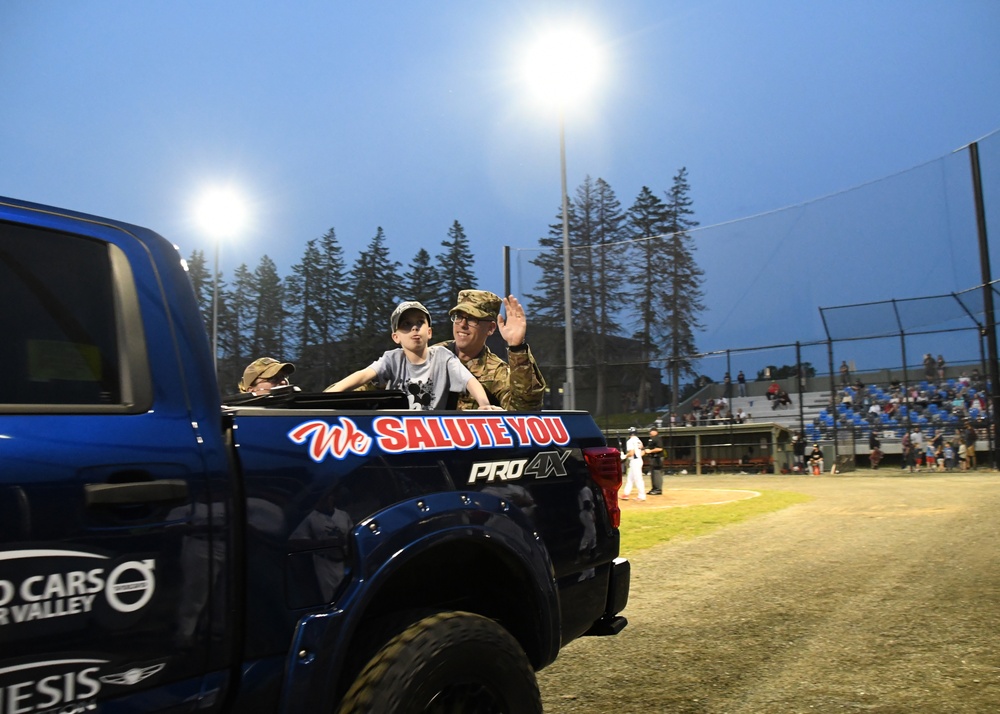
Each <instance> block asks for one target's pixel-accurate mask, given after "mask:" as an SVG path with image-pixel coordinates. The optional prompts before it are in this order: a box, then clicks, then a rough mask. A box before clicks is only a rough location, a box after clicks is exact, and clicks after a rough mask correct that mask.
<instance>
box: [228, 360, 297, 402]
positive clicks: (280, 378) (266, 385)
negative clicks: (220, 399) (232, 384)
mask: <svg viewBox="0 0 1000 714" xmlns="http://www.w3.org/2000/svg"><path fill="white" fill-rule="evenodd" d="M294 371H295V365H294V364H292V363H291V362H279V361H278V360H276V359H274V357H261V358H260V359H255V360H254V361H253V362H251V363H250V364H249V365H247V368H246V369H245V370H243V379H241V380H240V383H239V385H238V386H239V388H240V391H241V392H249V393H250V394H253V395H261V394H268V393H270V391H271V389H272V388H274V387H282V386H285V385H287V384H288V375H290V374H291V373H292V372H294Z"/></svg>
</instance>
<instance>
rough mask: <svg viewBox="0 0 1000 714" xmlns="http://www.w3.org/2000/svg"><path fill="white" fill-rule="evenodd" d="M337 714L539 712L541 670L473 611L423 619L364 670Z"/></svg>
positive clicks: (508, 637) (495, 626)
mask: <svg viewBox="0 0 1000 714" xmlns="http://www.w3.org/2000/svg"><path fill="white" fill-rule="evenodd" d="M337 712H338V714H541V712H542V702H541V698H540V696H539V694H538V683H537V681H536V680H535V672H534V670H533V669H532V668H531V664H530V663H529V662H528V658H527V655H525V653H524V651H523V650H522V649H521V646H520V645H519V644H518V642H517V640H515V639H514V638H513V636H511V634H510V633H509V632H507V630H505V629H504V628H503V627H501V626H500V625H498V624H497V623H496V622H494V621H493V620H490V619H489V618H486V617H482V616H481V615H476V614H473V613H469V612H439V613H435V614H433V615H429V616H427V617H424V618H423V619H421V620H418V621H417V622H414V623H413V624H412V625H410V626H409V627H407V628H406V629H405V630H403V631H402V632H400V633H399V634H398V635H396V636H395V637H393V638H392V639H390V640H389V641H388V642H387V643H386V644H385V645H384V646H383V647H382V648H381V649H380V650H379V651H378V652H377V653H376V654H375V656H374V657H372V659H371V660H370V661H369V662H368V663H367V664H366V665H365V667H364V669H363V670H362V671H361V673H360V674H359V675H358V677H357V679H356V680H355V681H354V683H353V684H352V685H351V688H350V689H349V690H348V691H347V694H346V695H344V699H343V701H342V702H341V704H340V708H339V709H338V710H337Z"/></svg>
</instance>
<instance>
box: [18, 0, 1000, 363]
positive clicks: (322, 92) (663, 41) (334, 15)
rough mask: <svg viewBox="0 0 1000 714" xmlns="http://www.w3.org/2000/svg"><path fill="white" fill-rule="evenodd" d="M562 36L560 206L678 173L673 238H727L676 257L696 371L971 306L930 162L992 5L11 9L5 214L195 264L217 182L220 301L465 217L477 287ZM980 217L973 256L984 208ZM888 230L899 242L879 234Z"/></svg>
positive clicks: (535, 148) (996, 151) (84, 5)
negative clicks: (125, 230)
mask: <svg viewBox="0 0 1000 714" xmlns="http://www.w3.org/2000/svg"><path fill="white" fill-rule="evenodd" d="M568 23H581V24H583V25H586V26H588V27H590V28H591V30H592V31H593V34H594V36H595V37H596V38H597V39H598V41H599V42H600V44H601V46H602V48H603V50H604V52H605V53H606V56H607V58H608V63H607V66H606V72H607V77H606V80H605V82H604V83H603V84H602V85H601V86H599V87H597V88H596V89H595V91H594V92H593V95H592V96H591V97H590V99H589V100H588V101H587V102H585V103H584V104H583V105H581V106H579V107H574V108H572V109H571V110H570V111H569V112H568V113H567V117H566V144H567V169H568V178H569V185H570V191H571V192H572V191H573V190H575V188H576V186H578V185H579V184H580V182H581V181H582V180H583V178H584V177H585V176H586V175H590V176H592V177H594V178H598V177H599V178H603V179H604V180H606V181H607V182H608V183H610V185H611V186H612V188H613V189H614V190H615V191H616V193H617V195H618V198H619V200H620V201H621V203H622V205H623V207H628V206H629V205H630V204H631V203H632V201H633V200H634V198H635V197H636V195H637V194H638V193H639V191H640V189H641V188H642V187H643V186H649V187H650V188H651V189H653V190H654V191H656V192H658V193H660V194H661V195H662V192H663V191H666V190H667V189H668V188H669V187H670V184H671V181H672V178H673V176H674V174H675V173H676V172H677V170H678V169H679V168H680V167H682V166H684V167H687V170H688V175H689V180H690V183H691V198H692V199H693V201H694V206H693V207H694V209H695V212H696V213H695V218H696V219H697V220H698V221H700V223H701V225H702V226H703V227H709V226H715V225H719V224H727V225H726V226H724V227H723V228H720V229H715V230H713V229H708V228H706V229H705V230H704V231H699V232H696V245H697V251H698V252H697V253H696V258H697V259H698V260H699V262H700V264H701V265H702V267H703V268H704V269H705V271H706V284H705V290H706V304H707V306H708V310H707V312H706V313H705V314H704V315H703V317H702V322H703V323H704V325H705V330H704V332H703V333H701V336H700V338H699V343H700V345H703V346H704V347H705V348H706V349H718V348H720V347H721V348H725V347H727V346H730V347H739V346H748V345H759V344H771V343H776V342H781V341H795V340H797V339H802V340H809V339H816V338H819V337H822V335H823V332H822V323H821V320H820V317H819V313H818V310H817V308H818V307H819V306H831V305H841V304H846V303H849V302H867V301H874V300H880V299H885V298H890V297H913V296H918V295H925V294H935V293H938V292H950V291H954V290H962V289H965V288H967V287H970V286H972V285H975V284H976V283H978V282H979V276H980V272H979V266H978V254H977V252H976V245H975V232H974V228H975V226H974V222H971V223H970V221H972V216H971V203H969V201H970V199H969V197H968V196H969V194H968V186H969V185H970V183H971V182H970V180H969V179H968V173H967V171H968V159H967V157H966V156H965V154H957V155H954V156H953V157H950V155H951V152H952V151H953V150H956V149H959V148H961V147H963V146H965V145H967V144H968V143H970V142H972V141H975V140H977V139H980V138H981V137H988V135H990V134H992V133H993V132H994V131H995V130H997V129H1000V39H998V38H1000V2H996V0H955V1H954V2H943V1H937V2H928V1H925V0H913V1H902V0H897V1H888V0H829V1H820V2H800V1H793V0H780V1H779V0H760V1H759V2H738V1H736V0H716V1H713V0H684V1H671V0H615V1H614V2H610V1H609V2H581V1H577V2H539V1H535V2H524V1H518V0H505V2H492V3H487V2H467V1H463V2H458V1H452V0H447V1H441V2H422V1H412V2H386V3H382V4H378V5H372V4H371V3H346V2H332V1H329V0H327V1H313V2H307V1H300V2H289V3H274V2H253V1H247V0H241V1H238V2H237V1H229V2H186V1H183V0H182V1H177V0H171V1H162V0H143V1H141V2H134V1H132V0H128V1H124V0H123V1H120V2H111V1H108V0H89V1H87V2H83V1H81V2H57V1H53V0H4V2H2V3H0V195H6V196H12V197H16V198H22V199H26V200H31V201H36V202H41V203H48V204H55V205H59V206H63V207H67V208H72V209H75V210H80V211H85V212H89V213H96V214H99V215H106V216H111V217H114V218H118V219H122V220H125V221H129V222H132V223H136V224H140V225H143V226H147V227H150V228H153V229H154V230H156V231H158V232H160V233H161V234H163V235H164V236H166V237H168V238H169V239H170V240H172V241H173V242H174V243H176V244H177V245H178V246H179V247H180V249H181V252H182V253H183V254H184V255H189V254H190V253H191V251H192V250H194V249H203V250H205V251H206V252H210V251H211V249H212V245H213V243H212V238H211V237H210V236H207V235H204V234H203V232H202V231H201V230H200V229H199V228H198V226H197V225H196V224H195V222H194V221H193V220H192V213H193V206H194V205H195V202H196V201H197V198H198V195H199V192H200V191H201V190H202V188H203V187H205V186H207V185H212V184H217V183H220V182H222V183H231V184H233V185H236V186H238V187H240V189H241V190H242V191H243V192H244V194H245V195H246V196H247V198H248V201H249V202H250V204H251V206H252V223H251V224H250V225H249V226H247V227H246V229H245V230H244V231H243V232H242V234H241V235H239V236H238V237H236V238H234V239H232V240H231V241H229V242H227V243H226V244H224V246H223V249H222V269H223V271H224V273H225V274H226V275H227V276H229V275H231V273H232V270H233V268H235V267H236V265H238V264H239V263H241V262H245V263H247V264H248V265H249V266H250V267H251V268H253V267H254V266H255V265H256V264H257V262H258V260H259V259H260V257H261V256H262V255H264V254H265V253H266V254H267V255H269V256H270V257H271V258H272V259H274V260H275V261H276V262H277V264H278V267H279V270H280V271H281V272H282V274H288V272H289V271H290V268H291V266H292V264H294V263H295V262H297V261H298V260H299V259H300V258H301V255H302V251H303V248H304V245H305V242H306V241H307V240H309V239H311V238H318V237H319V236H321V235H322V234H323V233H324V232H325V231H327V230H328V229H329V228H334V229H335V230H336V232H337V235H338V237H339V239H340V241H341V243H342V244H343V246H344V249H345V255H346V258H347V260H348V262H349V263H350V262H353V260H354V259H355V257H356V256H357V254H358V251H360V250H361V248H362V247H364V246H365V245H366V244H367V243H368V242H369V241H370V240H371V238H372V236H373V235H374V234H375V232H376V229H377V228H378V227H379V226H381V227H382V228H383V229H384V230H385V232H386V236H387V238H388V242H389V246H390V249H391V251H392V257H393V259H395V260H397V261H399V262H400V263H402V264H403V265H404V266H405V265H406V264H407V263H409V261H410V260H411V259H412V257H413V255H414V254H415V253H416V251H417V250H418V248H420V247H423V248H426V249H427V250H428V251H429V252H430V253H431V254H432V255H433V254H436V253H437V252H439V250H440V243H441V241H442V240H443V239H444V238H445V237H446V233H447V230H448V228H449V227H450V225H451V224H452V222H453V221H455V220H458V221H459V222H460V223H461V224H462V225H463V226H464V228H465V230H466V233H467V235H468V237H469V239H470V241H471V244H472V249H473V253H474V257H475V270H476V273H477V275H478V278H479V286H480V287H484V288H489V289H493V290H494V291H496V292H500V291H501V290H502V287H503V282H502V280H503V276H502V273H501V261H500V258H501V247H502V246H503V245H509V246H512V247H514V248H520V249H531V248H534V247H535V246H537V241H538V238H539V236H541V235H543V234H545V233H546V231H547V229H548V225H549V224H550V223H551V222H553V221H554V220H555V219H556V216H557V214H558V210H559V205H560V195H559V144H558V138H559V133H558V132H559V129H558V127H559V124H558V117H557V116H556V115H555V114H553V113H551V111H549V110H547V109H543V108H541V107H538V106H537V105H534V104H532V103H531V102H530V101H529V96H528V93H527V91H526V88H525V87H524V86H523V82H522V80H521V76H520V62H521V58H522V56H523V54H524V50H525V46H526V44H527V43H528V42H529V41H530V40H531V38H532V36H533V35H534V34H536V33H537V32H539V31H541V30H543V29H544V28H545V27H547V26H551V25H553V24H557V25H566V24H568ZM991 142H992V143H991ZM998 143H1000V141H998V138H997V137H991V138H987V139H985V140H984V142H983V144H982V151H983V153H984V170H987V169H989V170H990V171H992V173H991V174H990V175H989V176H988V177H987V187H988V189H989V190H994V189H993V187H994V186H997V185H1000V181H998V179H997V174H998V173H1000V147H998V146H997V144H998ZM942 157H950V158H942ZM938 159H940V161H937V160H938ZM928 163H929V165H930V168H928V169H924V170H923V173H921V170H917V171H916V173H911V172H909V170H911V169H913V168H914V167H918V166H924V165H927V164H928ZM928 172H929V174H930V178H929V179H926V180H925V178H926V176H925V174H927V173H928ZM896 175H901V178H897V179H894V180H887V181H886V182H882V181H881V180H882V179H885V178H886V177H889V176H896ZM862 184H873V185H872V186H868V187H867V188H866V189H863V190H862V189H859V190H858V191H851V190H850V189H852V188H854V187H857V186H860V185H862ZM883 190H884V191H885V192H886V195H882V193H881V192H882V191H883ZM923 191H926V192H927V194H926V196H925V194H924V193H923ZM843 192H846V193H843ZM831 194H842V195H841V197H840V198H837V199H833V200H827V201H815V199H819V198H821V197H824V196H828V195H831ZM859 196H860V198H858V197H859ZM856 198H857V200H855V199H856ZM987 201H988V203H989V205H988V208H989V217H990V219H989V220H990V221H992V225H991V228H992V229H993V233H996V232H997V231H1000V208H998V207H997V205H996V204H997V203H1000V191H995V193H994V194H993V201H992V203H990V196H989V195H988V196H987ZM897 202H898V204H897ZM803 203H805V204H806V206H807V208H799V209H794V210H792V211H791V212H783V211H779V210H778V209H782V208H783V207H787V206H795V205H797V204H803ZM887 205H890V206H893V207H894V208H893V210H894V211H895V210H896V207H897V206H898V207H901V208H899V210H900V211H901V213H902V214H906V218H900V219H898V220H896V219H894V220H892V221H887V222H886V224H885V225H882V226H880V225H877V224H878V222H879V220H881V219H884V215H882V214H884V213H885V210H884V209H885V206H887ZM911 209H912V210H911ZM925 211H926V215H925V214H923V213H922V212H925ZM772 212H775V213H772ZM765 213H766V214H770V215H769V217H766V218H764V219H756V220H753V221H748V222H743V223H741V224H739V225H740V226H742V227H741V228H732V227H730V226H728V223H729V222H731V221H735V220H737V219H741V218H744V217H749V216H754V215H757V214H765ZM876 216H879V218H875V217H876ZM810 221H812V222H813V223H810ZM859 224H863V225H865V226H868V227H869V229H870V230H871V231H872V232H867V231H866V230H859V229H858V225H859ZM970 225H971V233H970ZM838 226H840V228H839V229H838ZM845 227H846V228H845ZM993 252H994V253H997V252H998V251H997V250H994V251H993ZM516 255H517V254H516ZM522 257H523V255H522ZM993 258H994V263H995V264H996V263H997V261H996V255H994V256H993ZM994 276H996V271H994ZM522 279H527V278H526V277H525V278H522ZM515 288H517V284H516V283H515ZM387 309H388V308H387Z"/></svg>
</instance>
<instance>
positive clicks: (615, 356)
mask: <svg viewBox="0 0 1000 714" xmlns="http://www.w3.org/2000/svg"><path fill="white" fill-rule="evenodd" d="M689 193H690V186H689V184H688V180H687V170H686V169H684V168H682V169H680V171H678V173H677V174H676V175H675V176H674V179H673V184H672V186H671V188H670V190H668V191H666V192H665V193H664V194H663V198H661V197H659V196H657V195H656V193H654V192H653V191H652V190H650V189H649V188H647V187H643V188H642V190H641V191H640V192H639V195H638V196H637V197H636V199H635V201H634V202H633V203H632V205H631V206H630V207H629V208H627V209H624V208H622V206H621V203H620V202H619V200H618V198H617V196H616V195H615V192H614V190H613V189H612V187H611V186H610V185H609V184H608V183H607V182H606V181H604V180H603V179H600V178H598V179H596V180H593V179H591V178H590V177H589V176H588V177H587V178H586V179H584V181H583V183H582V184H581V185H580V186H579V188H577V190H576V192H575V195H574V196H571V197H570V201H569V238H570V263H571V266H570V270H571V272H572V275H571V286H572V294H573V301H572V302H573V305H572V315H573V324H574V362H575V367H576V370H575V383H576V389H577V400H576V401H577V406H578V408H585V409H590V410H592V411H594V412H595V413H599V414H603V413H608V412H618V411H625V410H631V409H647V408H651V407H653V406H656V405H659V404H662V403H664V401H666V400H667V399H669V398H671V395H675V396H674V397H673V398H672V401H673V403H674V404H676V401H677V400H676V395H678V394H679V390H678V388H677V385H678V384H679V383H680V381H681V379H682V378H684V377H686V376H693V375H694V371H693V365H692V363H691V361H690V357H689V356H690V355H693V354H695V353H696V346H695V338H694V334H695V331H697V330H698V329H699V328H700V327H701V325H700V323H699V322H698V315H699V313H700V312H701V311H702V310H703V308H704V306H703V303H702V290H701V285H702V271H701V269H700V268H699V267H698V265H697V263H696V262H695V260H694V244H693V240H692V238H691V236H690V235H689V233H688V231H689V230H690V229H692V228H694V227H695V226H697V225H698V223H697V221H695V220H694V219H693V214H694V211H693V209H692V207H691V205H692V202H691V199H690V196H689ZM539 246H540V251H539V253H538V255H537V257H536V258H534V259H533V260H532V261H531V262H532V263H533V264H534V265H535V266H537V267H538V268H539V269H540V271H541V272H540V274H541V277H540V278H539V281H538V283H537V285H536V287H535V289H534V290H533V291H530V292H529V293H528V294H527V295H525V296H524V297H525V298H527V299H528V300H529V301H530V306H531V308H530V314H529V316H528V320H529V339H530V341H531V345H532V351H533V352H534V353H535V355H536V357H537V359H538V360H539V362H540V364H541V365H542V367H543V371H544V372H545V375H546V378H547V380H548V382H549V385H550V387H551V388H552V389H553V390H554V391H556V392H558V388H559V386H560V385H561V384H562V382H563V380H564V379H565V376H564V375H565V342H564V336H563V323H564V307H563V240H562V213H561V207H560V210H559V213H558V214H557V219H556V221H555V222H554V223H553V224H552V225H550V226H549V231H548V234H547V235H546V236H543V237H541V238H540V239H539ZM474 265H475V258H474V256H473V255H472V252H471V250H470V247H469V240H468V237H467V236H466V234H465V231H464V229H463V228H462V225H461V224H460V223H459V222H458V221H455V222H454V223H453V224H452V225H451V227H450V228H449V229H448V232H447V236H446V237H445V239H444V240H442V242H441V250H440V252H439V253H438V254H437V255H435V256H433V257H432V256H431V255H430V253H428V252H427V250H425V249H424V248H420V249H419V250H418V251H417V253H416V254H415V255H414V256H413V258H412V259H411V261H410V263H409V264H408V265H407V266H406V267H405V269H404V268H403V266H402V265H401V264H400V263H399V262H397V261H395V260H393V259H392V257H391V256H390V255H389V250H388V247H387V245H386V237H385V233H384V232H383V230H382V229H381V228H378V229H377V230H376V232H375V235H374V237H372V239H371V241H370V242H369V243H368V245H367V246H365V247H364V249H363V250H361V252H360V253H359V254H358V256H357V257H356V258H355V259H354V261H353V263H351V264H350V265H349V264H348V262H347V258H346V257H345V255H344V250H343V247H342V246H341V244H340V241H339V240H338V238H337V235H336V232H335V231H334V229H333V228H331V229H330V230H329V231H327V232H326V233H325V234H324V235H323V236H322V237H320V238H316V239H313V240H310V241H309V242H308V243H307V244H306V248H305V251H304V253H303V255H302V257H301V259H300V261H299V262H298V263H297V264H295V265H294V266H292V273H291V275H288V276H286V277H282V276H280V275H278V271H277V268H276V266H275V264H274V261H273V260H271V259H270V258H269V257H268V256H266V255H265V256H264V257H262V258H261V259H260V262H259V263H258V265H257V267H256V268H254V269H253V270H251V269H250V268H249V267H248V266H247V265H246V264H242V265H240V266H239V267H238V268H236V270H235V271H234V272H233V275H232V278H231V280H229V281H226V280H224V279H223V277H222V275H221V274H220V275H219V318H218V342H219V354H218V359H219V362H218V364H219V378H220V381H221V383H222V386H223V390H224V391H226V392H229V391H235V389H236V387H235V385H236V383H237V382H238V380H239V378H240V376H241V375H242V371H243V368H244V367H245V366H246V364H248V363H249V362H250V361H251V360H253V359H255V358H256V357H261V356H265V355H267V356H272V357H276V358H279V359H282V360H288V361H293V362H295V364H296V367H297V370H296V373H295V376H294V379H293V382H294V383H295V384H297V385H299V386H301V387H302V388H303V389H304V390H307V391H311V390H319V389H322V388H323V387H325V386H326V385H328V384H331V383H333V382H334V381H336V380H337V379H339V378H341V377H343V376H344V375H346V374H349V373H350V372H352V371H354V370H356V369H360V368H361V367H364V366H366V365H367V364H369V363H370V362H371V360H373V359H374V358H375V357H377V356H378V355H379V354H381V352H382V351H383V350H385V349H389V348H391V347H393V343H392V342H391V341H390V339H389V336H388V324H387V321H388V314H389V312H390V311H391V309H392V306H394V305H395V304H396V303H397V302H399V301H400V300H403V299H414V300H419V301H421V302H422V303H424V304H425V305H426V306H427V307H428V309H429V310H430V312H431V314H432V315H434V317H435V324H434V327H435V331H436V334H435V337H436V338H439V339H448V338H450V335H451V329H450V325H449V324H448V323H447V322H446V321H445V316H446V315H447V312H448V310H449V309H450V308H451V307H452V305H454V300H455V298H456V297H457V295H458V292H459V291H460V290H462V289H465V288H470V287H477V288H483V289H492V290H493V291H494V292H497V293H499V292H501V289H500V286H491V285H479V284H478V282H477V281H476V279H475V270H474ZM188 266H189V270H190V275H191V280H192V282H193V285H194V289H195V292H196V294H197V296H198V300H199V303H200V305H201V307H202V312H203V316H204V319H205V324H206V326H207V327H208V329H209V332H211V325H212V292H213V282H212V275H211V270H210V268H209V266H208V265H207V262H206V259H205V255H204V253H203V252H202V251H194V252H193V253H192V254H191V257H190V258H189V259H188ZM651 364H653V365H660V366H662V365H666V367H667V368H666V369H665V370H663V371H662V372H661V370H660V369H659V368H658V367H650V365H651ZM664 377H665V378H666V380H667V385H666V386H665V385H664V384H663V383H662V378H664ZM548 406H553V407H558V406H561V404H560V401H559V399H558V397H553V398H552V399H550V400H549V402H548Z"/></svg>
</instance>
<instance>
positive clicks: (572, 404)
mask: <svg viewBox="0 0 1000 714" xmlns="http://www.w3.org/2000/svg"><path fill="white" fill-rule="evenodd" d="M559 166H560V169H561V173H562V230H563V301H564V311H563V319H564V320H565V321H566V382H565V384H564V386H563V406H564V408H565V409H576V386H575V382H574V374H573V303H572V291H571V290H570V259H569V196H568V192H567V189H566V115H565V111H564V110H563V109H560V110H559Z"/></svg>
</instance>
